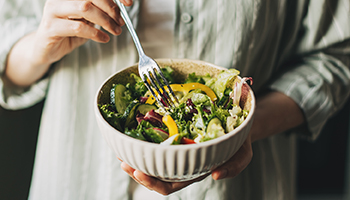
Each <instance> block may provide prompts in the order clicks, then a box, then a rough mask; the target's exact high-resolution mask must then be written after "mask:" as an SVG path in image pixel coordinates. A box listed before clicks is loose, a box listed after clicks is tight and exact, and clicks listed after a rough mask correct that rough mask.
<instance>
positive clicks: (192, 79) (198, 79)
mask: <svg viewBox="0 0 350 200" xmlns="http://www.w3.org/2000/svg"><path fill="white" fill-rule="evenodd" d="M210 79H211V76H210V75H209V74H206V75H205V76H200V75H196V73H195V72H193V73H191V74H189V75H188V77H187V79H186V80H185V82H184V83H201V84H205V83H206V82H207V81H209V80H210Z"/></svg>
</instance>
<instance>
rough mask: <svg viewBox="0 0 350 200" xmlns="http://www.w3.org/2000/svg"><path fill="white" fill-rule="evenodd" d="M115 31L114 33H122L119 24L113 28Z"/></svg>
mask: <svg viewBox="0 0 350 200" xmlns="http://www.w3.org/2000/svg"><path fill="white" fill-rule="evenodd" d="M115 33H116V34H121V33H122V28H120V26H117V28H115Z"/></svg>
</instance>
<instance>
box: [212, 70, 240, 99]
mask: <svg viewBox="0 0 350 200" xmlns="http://www.w3.org/2000/svg"><path fill="white" fill-rule="evenodd" d="M238 75H239V71H238V70H236V69H229V70H223V71H221V72H220V73H219V75H218V76H217V78H216V80H215V81H214V83H213V82H212V83H211V85H210V86H209V87H210V88H211V89H212V90H213V91H214V92H215V94H216V96H217V97H218V98H219V99H221V98H222V97H223V96H224V93H225V90H226V88H231V87H232V83H233V81H234V80H235V78H236V77H237V76H238Z"/></svg>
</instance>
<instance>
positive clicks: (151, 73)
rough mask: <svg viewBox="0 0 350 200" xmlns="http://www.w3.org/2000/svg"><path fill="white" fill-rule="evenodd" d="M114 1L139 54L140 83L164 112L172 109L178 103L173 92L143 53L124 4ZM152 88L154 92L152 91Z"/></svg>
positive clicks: (156, 67)
mask: <svg viewBox="0 0 350 200" xmlns="http://www.w3.org/2000/svg"><path fill="white" fill-rule="evenodd" d="M114 1H115V2H116V3H117V5H118V6H119V9H120V13H121V16H122V18H123V19H124V21H125V24H126V27H127V28H128V30H129V32H130V34H131V37H132V39H133V40H134V43H135V46H136V49H137V51H138V54H139V65H138V70H139V74H140V77H141V79H142V81H143V82H144V83H145V85H146V87H147V89H148V90H149V91H150V92H151V93H152V95H153V97H154V98H155V99H156V101H157V103H158V104H159V105H161V106H162V108H163V109H164V110H166V108H165V107H168V108H174V107H175V106H176V105H175V102H176V103H179V101H178V99H177V97H176V95H175V94H174V92H173V90H172V89H171V87H170V86H169V82H168V81H167V80H166V78H165V76H164V74H163V72H162V70H161V69H160V67H159V66H158V64H157V62H156V61H155V60H153V59H152V58H150V57H148V56H147V55H146V54H145V53H144V50H143V48H142V45H141V43H140V40H139V38H138V36H137V34H136V32H135V29H134V27H133V25H132V22H131V20H130V18H129V15H128V13H127V11H126V9H125V6H124V4H122V3H121V2H120V1H119V0H114ZM157 73H158V74H159V76H160V77H161V78H162V80H163V83H164V84H165V85H164V84H163V83H162V81H161V80H159V78H158V77H157ZM148 80H149V81H148ZM152 87H153V88H154V89H155V90H156V91H154V89H153V88H152ZM169 92H170V93H169Z"/></svg>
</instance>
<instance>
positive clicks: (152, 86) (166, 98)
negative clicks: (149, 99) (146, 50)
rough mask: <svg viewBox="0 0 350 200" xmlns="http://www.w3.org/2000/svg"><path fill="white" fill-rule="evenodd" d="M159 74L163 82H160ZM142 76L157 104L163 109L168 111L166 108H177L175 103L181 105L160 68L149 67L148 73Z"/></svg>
mask: <svg viewBox="0 0 350 200" xmlns="http://www.w3.org/2000/svg"><path fill="white" fill-rule="evenodd" d="M155 69H156V70H155ZM157 73H158V75H159V76H160V77H161V78H162V81H163V82H162V81H161V80H159V78H158V76H157ZM141 76H142V77H141V78H142V80H143V82H144V83H145V85H146V87H147V88H148V90H149V91H151V93H152V95H153V96H154V98H155V99H156V101H157V103H158V104H159V105H161V106H162V108H164V109H165V110H166V107H168V108H175V107H176V104H175V103H179V101H178V99H177V97H176V96H175V93H174V92H173V90H172V89H171V87H170V86H169V82H168V81H167V80H166V78H165V76H164V74H163V73H162V71H161V69H160V68H159V67H158V66H156V67H149V68H148V69H147V70H146V73H142V75H141ZM165 86H166V87H165Z"/></svg>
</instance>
